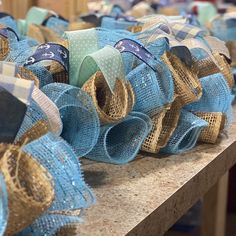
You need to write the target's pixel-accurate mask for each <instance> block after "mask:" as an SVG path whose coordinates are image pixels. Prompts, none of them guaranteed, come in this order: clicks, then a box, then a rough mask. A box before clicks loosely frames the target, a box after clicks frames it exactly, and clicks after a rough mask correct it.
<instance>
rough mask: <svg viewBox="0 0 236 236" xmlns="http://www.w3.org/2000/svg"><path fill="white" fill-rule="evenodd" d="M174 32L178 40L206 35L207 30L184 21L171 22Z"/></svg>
mask: <svg viewBox="0 0 236 236" xmlns="http://www.w3.org/2000/svg"><path fill="white" fill-rule="evenodd" d="M171 29H172V32H173V34H174V36H175V38H176V39H177V40H180V41H182V40H185V39H189V38H195V37H197V36H206V35H207V32H206V31H205V30H203V29H201V28H199V27H195V26H193V25H189V24H183V23H171Z"/></svg>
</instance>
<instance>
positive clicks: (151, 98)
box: [127, 61, 174, 117]
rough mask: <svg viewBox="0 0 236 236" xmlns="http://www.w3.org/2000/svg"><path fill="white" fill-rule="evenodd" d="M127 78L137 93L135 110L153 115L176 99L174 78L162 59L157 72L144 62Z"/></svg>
mask: <svg viewBox="0 0 236 236" xmlns="http://www.w3.org/2000/svg"><path fill="white" fill-rule="evenodd" d="M127 79H128V80H129V81H130V83H131V85H132V87H133V90H134V93H135V98H136V102H135V105H134V111H138V112H142V113H145V114H147V115H149V116H150V117H152V116H154V115H155V114H157V113H158V112H160V111H161V110H162V109H163V108H164V106H166V105H168V104H170V103H172V101H173V99H174V82H173V78H172V75H171V72H170V71H169V69H168V67H167V66H166V65H165V64H164V63H163V62H162V61H159V63H158V65H157V72H155V71H154V70H152V69H151V68H150V67H148V66H147V65H146V64H144V63H143V64H141V65H139V66H138V67H136V68H135V69H134V70H132V71H131V72H130V73H129V74H128V76H127Z"/></svg>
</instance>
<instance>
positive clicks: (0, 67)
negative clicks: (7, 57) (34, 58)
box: [0, 61, 17, 77]
mask: <svg viewBox="0 0 236 236" xmlns="http://www.w3.org/2000/svg"><path fill="white" fill-rule="evenodd" d="M0 74H3V75H6V76H13V77H15V76H16V75H17V66H16V64H15V63H13V62H6V61H1V62H0Z"/></svg>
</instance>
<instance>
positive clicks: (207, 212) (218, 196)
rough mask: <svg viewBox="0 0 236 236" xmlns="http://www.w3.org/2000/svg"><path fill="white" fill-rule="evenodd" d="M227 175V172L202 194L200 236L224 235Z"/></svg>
mask: <svg viewBox="0 0 236 236" xmlns="http://www.w3.org/2000/svg"><path fill="white" fill-rule="evenodd" d="M228 177H229V173H228V172H227V173H226V174H225V175H224V176H223V177H222V178H221V179H220V180H219V181H218V182H217V183H216V184H215V185H214V186H213V187H212V188H211V189H210V190H209V192H208V193H207V194H206V195H205V196H204V199H203V222H202V232H201V235H202V236H225V223H226V208H227V194H228Z"/></svg>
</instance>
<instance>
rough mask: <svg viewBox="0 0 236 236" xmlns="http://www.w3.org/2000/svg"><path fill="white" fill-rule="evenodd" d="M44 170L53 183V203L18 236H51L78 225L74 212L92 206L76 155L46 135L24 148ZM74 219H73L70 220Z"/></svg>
mask: <svg viewBox="0 0 236 236" xmlns="http://www.w3.org/2000/svg"><path fill="white" fill-rule="evenodd" d="M23 151H24V152H26V153H28V154H30V155H31V156H33V157H34V158H35V159H36V160H37V161H39V162H40V163H41V165H42V166H44V167H45V168H46V169H47V170H48V172H49V173H50V174H51V175H52V177H53V179H54V189H55V199H54V201H53V203H52V205H51V207H50V208H49V209H48V211H47V212H46V213H45V214H44V215H43V216H42V217H40V218H38V219H37V220H36V221H35V222H34V223H33V224H32V225H31V226H30V227H29V228H28V229H26V230H25V231H23V233H22V234H20V235H28V234H25V232H26V233H29V232H32V234H29V235H35V236H36V235H37V236H38V235H48V236H51V235H54V233H55V232H56V231H57V230H58V229H59V228H60V227H61V226H63V225H66V224H69V223H72V222H80V221H81V217H80V214H76V215H74V214H75V211H77V210H80V209H84V208H87V207H89V206H90V205H91V204H93V203H94V202H95V198H94V195H93V193H92V191H91V189H90V188H89V187H88V186H87V185H86V183H85V182H84V180H83V175H82V173H81V170H80V163H79V160H78V157H77V155H76V154H75V153H74V151H73V150H72V148H71V147H70V146H69V145H68V143H66V142H65V141H64V140H63V139H61V138H59V137H58V136H55V135H54V134H52V133H48V134H46V135H44V136H42V137H41V138H39V139H38V140H35V141H33V142H31V143H29V144H27V145H26V146H24V147H23ZM73 215H74V216H73Z"/></svg>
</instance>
